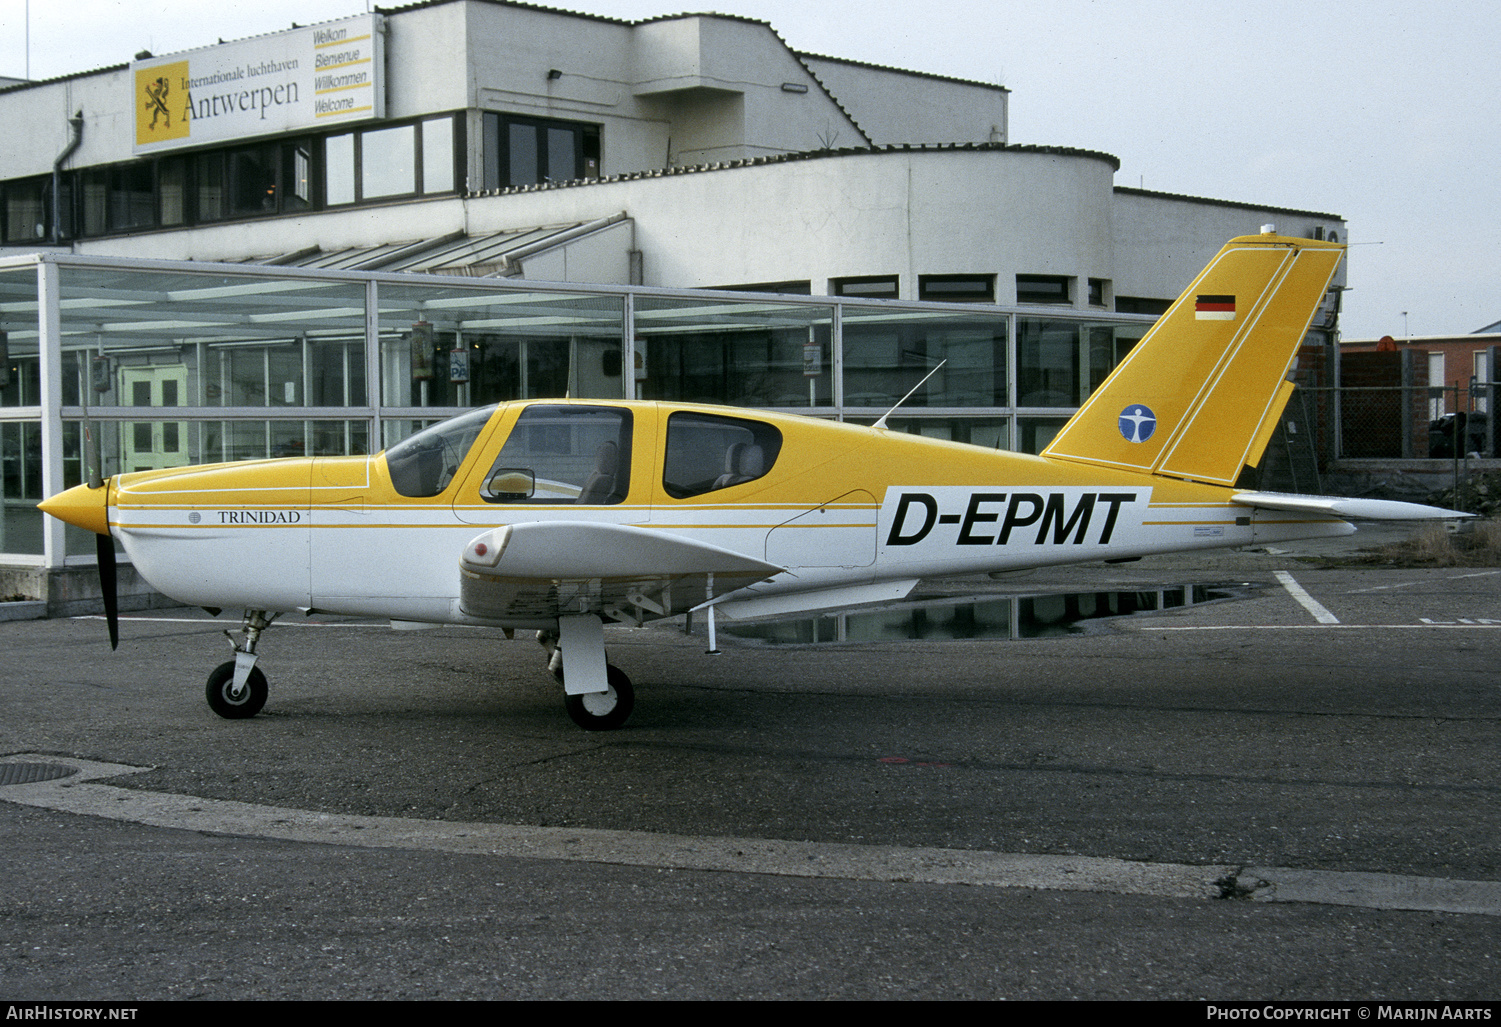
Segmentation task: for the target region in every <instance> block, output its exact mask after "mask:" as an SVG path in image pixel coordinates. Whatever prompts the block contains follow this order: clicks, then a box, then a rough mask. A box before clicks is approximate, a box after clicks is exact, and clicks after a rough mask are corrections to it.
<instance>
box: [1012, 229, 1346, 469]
mask: <svg viewBox="0 0 1501 1027" xmlns="http://www.w3.org/2000/svg"><path fill="white" fill-rule="evenodd" d="M1343 255H1344V247H1343V246H1341V245H1339V244H1337V243H1327V242H1321V241H1315V240H1312V239H1293V238H1287V237H1283V236H1275V235H1253V236H1242V237H1240V238H1237V239H1232V240H1230V242H1228V243H1226V244H1225V247H1224V249H1222V250H1220V252H1219V253H1218V254H1217V255H1216V256H1215V258H1214V259H1213V260H1211V261H1210V262H1209V266H1208V267H1206V268H1205V269H1204V271H1203V272H1202V273H1201V274H1200V275H1199V277H1198V278H1196V279H1195V280H1194V281H1193V284H1191V285H1190V286H1189V287H1188V289H1187V290H1186V291H1185V292H1184V293H1183V295H1182V296H1179V297H1178V299H1177V301H1176V302H1175V303H1174V304H1173V305H1172V306H1171V307H1169V308H1168V311H1167V313H1165V314H1163V315H1162V317H1161V318H1160V319H1159V320H1158V321H1157V323H1156V324H1155V325H1153V326H1152V328H1151V330H1150V331H1148V332H1147V334H1146V335H1145V336H1143V337H1142V340H1141V341H1140V342H1138V343H1137V344H1136V345H1135V346H1134V347H1133V348H1132V350H1131V352H1130V353H1128V354H1127V355H1126V358H1125V359H1124V360H1122V361H1121V363H1120V365H1119V366H1118V367H1116V369H1115V371H1114V372H1112V373H1111V375H1110V376H1109V377H1108V378H1106V379H1105V381H1104V383H1103V384H1102V385H1101V386H1100V387H1099V388H1098V389H1096V390H1095V392H1094V394H1093V395H1091V396H1090V397H1089V399H1088V400H1087V401H1086V402H1085V404H1084V405H1083V406H1082V407H1080V408H1079V412H1078V413H1076V414H1075V415H1074V416H1073V417H1072V418H1071V419H1070V420H1069V422H1068V423H1067V424H1065V425H1064V426H1063V429H1062V430H1061V431H1059V433H1058V435H1057V436H1056V437H1055V438H1054V439H1053V441H1052V443H1051V444H1049V445H1048V447H1047V448H1046V449H1044V450H1043V452H1042V455H1043V456H1046V457H1055V458H1058V459H1063V460H1077V461H1083V462H1085V463H1092V464H1102V465H1104V466H1107V467H1119V468H1122V469H1127V470H1134V471H1142V472H1146V473H1150V474H1162V475H1168V476H1171V477H1175V478H1188V479H1192V480H1195V481H1205V482H1213V483H1215V484H1220V485H1232V484H1234V483H1235V480H1236V478H1237V477H1238V476H1239V475H1240V471H1241V468H1242V467H1243V466H1244V465H1246V464H1248V463H1249V464H1251V465H1253V466H1254V465H1255V464H1257V463H1258V462H1259V461H1260V459H1261V454H1262V452H1263V451H1264V450H1265V449H1266V444H1267V440H1268V439H1270V437H1271V433H1272V428H1273V427H1274V426H1275V424H1276V421H1277V418H1278V417H1279V416H1281V413H1282V408H1283V407H1284V406H1285V405H1286V404H1287V399H1288V397H1289V396H1290V395H1291V393H1292V387H1291V385H1290V384H1289V383H1288V382H1287V381H1286V375H1287V371H1288V368H1289V367H1290V366H1291V364H1292V361H1293V358H1294V357H1295V356H1296V355H1297V351H1298V345H1299V343H1300V342H1302V340H1303V335H1304V333H1305V332H1306V331H1307V330H1308V325H1309V322H1310V321H1312V320H1313V315H1314V313H1315V312H1316V311H1317V310H1318V307H1319V304H1320V303H1321V302H1322V301H1323V298H1324V292H1325V290H1326V289H1327V288H1328V287H1329V282H1330V281H1331V280H1332V279H1333V277H1334V272H1335V269H1336V268H1337V267H1338V266H1339V261H1340V258H1341V257H1342V256H1343Z"/></svg>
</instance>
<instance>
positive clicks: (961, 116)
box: [799, 54, 1010, 146]
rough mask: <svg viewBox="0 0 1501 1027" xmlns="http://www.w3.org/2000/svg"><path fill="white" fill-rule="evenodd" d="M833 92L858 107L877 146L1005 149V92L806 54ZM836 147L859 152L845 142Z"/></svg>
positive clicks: (805, 59) (850, 142) (809, 64)
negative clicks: (972, 145)
mask: <svg viewBox="0 0 1501 1027" xmlns="http://www.w3.org/2000/svg"><path fill="white" fill-rule="evenodd" d="M799 56H800V57H801V58H802V61H803V63H804V64H805V65H807V67H808V68H809V69H811V70H812V72H813V74H814V75H816V76H818V79H819V81H821V82H822V83H823V84H824V85H825V86H827V87H828V89H829V92H831V93H833V94H834V96H835V97H836V98H838V99H840V100H841V102H843V101H844V99H845V98H846V97H848V98H849V100H848V103H849V104H853V105H854V107H855V110H854V111H852V113H854V114H855V118H856V120H857V121H859V123H860V127H861V128H862V129H864V130H865V133H866V135H868V136H869V137H870V140H871V142H873V143H875V144H876V145H877V146H887V145H890V144H894V143H1004V142H1006V140H1007V125H1008V122H1007V118H1008V107H1009V102H1010V92H1009V91H1008V90H1006V89H1004V88H1003V87H1001V86H989V85H982V84H980V83H977V82H960V81H958V80H955V79H941V78H935V77H933V76H929V75H917V74H914V73H911V72H906V71H899V70H896V69H894V68H877V67H872V66H870V65H867V64H858V63H856V62H853V61H842V60H839V59H837V58H834V57H823V56H817V55H813V54H800V55H799ZM834 145H835V146H853V145H856V143H855V141H854V140H851V139H847V138H842V137H841V138H840V139H838V140H837V141H836V142H835V143H834Z"/></svg>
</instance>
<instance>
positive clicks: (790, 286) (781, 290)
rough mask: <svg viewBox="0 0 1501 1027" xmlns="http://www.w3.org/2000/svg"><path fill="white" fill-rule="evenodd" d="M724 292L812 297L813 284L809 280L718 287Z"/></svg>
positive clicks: (717, 287)
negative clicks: (769, 293)
mask: <svg viewBox="0 0 1501 1027" xmlns="http://www.w3.org/2000/svg"><path fill="white" fill-rule="evenodd" d="M713 288H715V289H720V290H722V291H724V292H771V293H777V294H779V295H782V296H811V295H813V283H812V282H810V281H808V280H807V279H803V280H802V281H797V282H747V283H744V284H741V285H716V286H713Z"/></svg>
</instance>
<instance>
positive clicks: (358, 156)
mask: <svg viewBox="0 0 1501 1027" xmlns="http://www.w3.org/2000/svg"><path fill="white" fill-rule="evenodd" d="M455 135H456V133H455V131H454V118H453V115H451V114H445V115H444V116H442V117H440V118H429V119H427V120H426V121H417V122H412V123H410V124H406V125H387V126H382V127H380V128H370V129H365V130H363V131H356V132H345V133H342V134H340V135H333V136H328V137H327V138H325V139H324V140H323V201H324V203H325V204H327V205H328V206H330V207H337V206H341V205H343V204H346V203H361V202H363V201H365V200H380V199H388V198H390V197H393V196H413V195H429V194H433V193H449V192H453V189H454V161H455V149H456V146H455Z"/></svg>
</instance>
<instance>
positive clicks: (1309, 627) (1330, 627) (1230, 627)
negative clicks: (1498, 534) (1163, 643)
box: [1130, 618, 1501, 631]
mask: <svg viewBox="0 0 1501 1027" xmlns="http://www.w3.org/2000/svg"><path fill="white" fill-rule="evenodd" d="M1420 619H1421V618H1420ZM1130 626H1134V625H1130ZM1435 628H1460V629H1476V628H1479V629H1487V628H1489V629H1495V628H1501V624H1452V623H1448V622H1446V621H1431V622H1428V621H1425V622H1424V623H1422V624H1185V625H1181V626H1174V627H1161V626H1159V625H1156V624H1142V625H1140V627H1139V628H1138V630H1140V631H1410V630H1414V629H1417V630H1423V631H1431V630H1433V629H1435Z"/></svg>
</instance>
